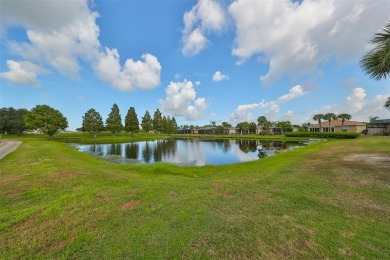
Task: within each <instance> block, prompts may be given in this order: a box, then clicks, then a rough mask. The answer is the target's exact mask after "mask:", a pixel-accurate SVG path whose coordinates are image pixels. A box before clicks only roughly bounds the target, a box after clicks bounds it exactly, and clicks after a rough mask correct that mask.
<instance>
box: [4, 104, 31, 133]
mask: <svg viewBox="0 0 390 260" xmlns="http://www.w3.org/2000/svg"><path fill="white" fill-rule="evenodd" d="M27 113H28V110H27V109H24V108H19V109H15V108H13V107H8V108H6V107H3V108H1V109H0V133H2V134H5V133H7V134H18V136H21V135H22V134H23V132H24V130H26V129H27V128H26V124H25V122H24V116H25V115H26V114H27Z"/></svg>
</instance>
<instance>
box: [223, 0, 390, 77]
mask: <svg viewBox="0 0 390 260" xmlns="http://www.w3.org/2000/svg"><path fill="white" fill-rule="evenodd" d="M389 12H390V6H389V5H388V1H387V0H378V1H370V0H358V1H333V0H319V1H311V0H304V1H302V2H301V3H298V2H292V1H290V0H279V1H245V0H236V1H234V2H233V3H232V4H231V5H230V7H229V13H230V14H231V15H232V17H233V19H234V22H235V24H236V39H235V46H234V48H233V51H232V53H233V55H235V56H237V57H238V59H239V63H242V62H243V61H245V60H246V59H249V58H250V57H252V56H261V60H263V61H264V57H266V58H267V60H266V62H268V64H269V71H268V73H267V74H266V75H263V76H261V80H262V81H263V82H264V83H271V82H274V81H276V80H278V79H280V78H281V77H282V76H283V75H289V76H292V77H295V76H301V75H305V74H309V73H313V72H316V70H317V69H318V66H319V64H320V63H321V62H326V61H327V60H328V59H329V58H331V57H336V58H337V59H347V58H356V56H357V55H360V54H362V53H363V51H364V50H365V48H366V44H367V42H368V41H369V39H370V38H371V37H372V35H373V34H374V33H375V32H376V31H377V30H378V29H379V28H380V27H381V26H383V24H385V22H386V20H387V19H388V14H389ZM308 21H310V22H308Z"/></svg>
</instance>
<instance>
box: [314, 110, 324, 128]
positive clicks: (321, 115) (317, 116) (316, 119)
mask: <svg viewBox="0 0 390 260" xmlns="http://www.w3.org/2000/svg"><path fill="white" fill-rule="evenodd" d="M323 118H324V115H323V114H316V115H314V116H313V120H314V121H318V124H320V132H321V119H323Z"/></svg>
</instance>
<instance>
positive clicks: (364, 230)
mask: <svg viewBox="0 0 390 260" xmlns="http://www.w3.org/2000/svg"><path fill="white" fill-rule="evenodd" d="M389 158H390V139H389V138H381V137H370V138H359V139H356V140H334V141H329V142H320V143H315V144H312V145H310V146H308V147H304V148H300V149H297V150H294V151H290V152H282V153H280V154H278V155H277V156H274V157H269V158H266V159H263V160H259V161H255V162H248V163H240V164H235V165H225V166H205V167H179V166H175V165H169V164H154V165H140V166H130V165H118V164H112V163H107V162H104V161H100V160H98V159H96V158H93V157H90V156H88V155H86V154H83V153H80V152H78V151H76V150H75V149H73V148H71V147H69V146H67V145H65V144H63V143H60V142H53V141H47V140H24V143H23V144H22V146H20V147H19V149H18V150H16V151H15V152H13V153H12V154H10V155H8V156H6V157H5V158H4V159H2V160H1V161H0V255H1V256H2V257H3V258H133V259H134V258H227V259H237V258H238V259H242V258H249V259H256V258H263V259H268V258H285V257H288V258H311V259H313V258H379V259H385V258H388V257H389V255H390V246H389V245H390V217H389V216H390V214H389V213H390V189H389V188H390V161H388V160H389Z"/></svg>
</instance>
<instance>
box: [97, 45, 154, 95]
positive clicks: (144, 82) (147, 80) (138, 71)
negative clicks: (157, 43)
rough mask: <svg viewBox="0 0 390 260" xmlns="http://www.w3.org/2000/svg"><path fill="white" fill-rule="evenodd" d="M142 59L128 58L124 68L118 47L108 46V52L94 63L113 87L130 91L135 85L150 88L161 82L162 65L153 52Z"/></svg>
mask: <svg viewBox="0 0 390 260" xmlns="http://www.w3.org/2000/svg"><path fill="white" fill-rule="evenodd" d="M142 59H143V60H144V61H143V62H142V61H133V60H132V59H128V60H126V62H125V64H124V66H123V68H122V67H121V64H120V61H119V53H118V51H117V50H116V49H112V50H110V49H109V48H106V53H105V54H102V55H101V56H100V59H99V60H98V61H97V62H96V63H95V64H94V70H95V71H96V73H97V75H98V76H99V77H100V78H101V79H102V80H103V81H105V82H107V83H109V84H110V85H112V86H113V87H115V88H117V89H119V90H122V91H130V90H133V89H134V88H135V87H138V88H142V89H148V88H153V87H155V86H157V85H159V84H160V71H161V65H160V63H159V62H158V60H157V58H156V57H154V56H153V55H151V54H144V55H142Z"/></svg>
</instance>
